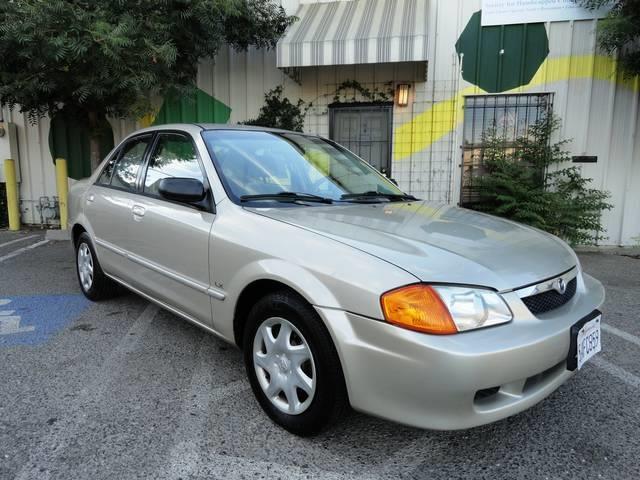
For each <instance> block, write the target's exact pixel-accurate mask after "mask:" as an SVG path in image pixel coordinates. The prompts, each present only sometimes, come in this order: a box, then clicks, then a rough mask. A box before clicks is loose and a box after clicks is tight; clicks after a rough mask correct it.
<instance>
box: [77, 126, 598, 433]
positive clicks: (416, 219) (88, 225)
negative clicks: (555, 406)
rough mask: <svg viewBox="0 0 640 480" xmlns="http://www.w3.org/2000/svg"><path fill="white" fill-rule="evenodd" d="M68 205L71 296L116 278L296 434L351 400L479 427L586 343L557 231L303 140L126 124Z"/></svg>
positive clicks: (547, 389) (526, 399)
mask: <svg viewBox="0 0 640 480" xmlns="http://www.w3.org/2000/svg"><path fill="white" fill-rule="evenodd" d="M69 207H70V225H69V227H70V231H71V232H72V237H73V238H72V239H73V244H74V246H75V252H76V257H75V258H76V264H77V272H78V279H79V283H80V288H81V289H82V292H83V293H84V294H85V295H86V296H87V297H88V298H90V299H92V300H100V299H104V298H107V297H110V296H113V295H115V294H117V293H118V292H119V291H121V289H122V287H126V288H127V289H129V290H132V291H134V292H136V293H138V294H140V295H142V296H143V297H146V298H147V299H149V300H151V301H153V302H155V303H157V304H159V305H160V306H162V307H164V308H166V309H167V310H169V311H171V312H173V313H175V314H176V315H178V316H180V317H182V318H184V319H186V320H188V321H190V322H192V323H194V324H196V325H198V326H199V327H201V328H203V329H205V330H207V331H209V332H211V333H214V334H216V335H218V336H220V337H221V338H223V339H225V340H226V341H228V342H230V343H233V344H235V345H237V346H238V347H239V348H241V349H242V350H243V352H244V362H245V366H246V372H247V376H248V378H249V381H250V383H251V386H252V388H253V392H254V394H255V396H256V398H257V400H258V402H259V403H260V405H261V406H262V408H263V409H264V411H265V412H266V413H267V415H268V416H269V417H270V418H271V419H272V420H273V421H275V422H276V423H278V424H279V425H281V426H283V427H284V428H286V429H287V430H289V431H291V432H294V433H296V434H299V435H309V434H313V433H315V432H318V431H319V430H320V429H322V428H323V427H325V426H327V425H329V424H330V423H331V422H333V421H335V420H336V419H338V418H340V416H341V415H342V414H344V413H345V412H346V411H347V410H348V407H349V406H351V407H353V408H354V409H356V410H360V411H363V412H367V413H369V414H372V415H377V416H380V417H384V418H387V419H390V420H394V421H397V422H401V423H404V424H408V425H413V426H417V427H423V428H432V429H460V428H468V427H473V426H476V425H481V424H485V423H488V422H493V421H496V420H499V419H502V418H505V417H507V416H509V415H513V414H515V413H518V412H520V411H522V410H524V409H526V408H528V407H530V406H532V405H534V404H535V403H537V402H539V401H540V400H542V399H543V398H545V397H546V396H547V395H549V394H550V393H551V392H553V391H554V390H555V389H556V388H558V387H559V386H560V385H561V384H562V383H564V382H565V381H566V380H567V379H568V378H569V377H570V376H571V375H572V374H573V373H574V372H575V371H577V370H579V369H580V368H581V367H582V365H583V364H584V362H585V361H588V360H589V358H591V357H592V356H593V355H594V354H596V353H597V352H598V351H599V350H600V316H601V314H600V312H599V310H598V308H600V306H601V305H602V302H603V300H604V290H603V288H602V285H601V284H600V283H599V282H598V281H597V280H595V279H593V278H592V277H590V276H588V275H586V274H585V273H583V272H582V269H581V267H580V263H579V261H578V259H577V257H576V255H575V254H574V252H573V251H572V250H571V248H569V247H568V246H567V245H566V244H565V243H564V242H562V241H561V240H559V239H558V238H556V237H553V236H552V235H549V234H546V233H543V232H540V231H538V230H535V229H532V228H529V227H526V226H524V225H519V224H516V223H513V222H510V221H507V220H503V219H499V218H495V217H492V216H488V215H484V214H481V213H476V212H473V211H470V210H465V209H461V208H456V207H453V206H451V205H441V204H433V203H429V202H425V201H422V200H419V199H416V198H414V197H412V196H411V195H407V194H405V193H404V192H402V191H401V190H400V189H399V188H398V187H397V186H396V185H395V184H394V183H393V182H391V181H389V180H388V179H387V178H386V177H384V176H382V175H380V174H379V173H378V172H377V171H376V170H375V169H373V168H371V167H370V166H369V165H368V164H367V163H365V162H364V161H362V160H360V159H359V158H357V157H356V156H355V155H353V154H352V153H350V152H349V151H348V150H346V149H344V148H343V147H341V146H340V145H338V144H336V143H334V142H332V141H330V140H326V139H323V138H320V137H317V136H311V135H305V134H301V133H296V132H287V131H280V130H271V129H260V128H250V127H237V126H229V125H184V124H176V125H165V126H162V127H153V128H148V129H144V130H140V131H138V132H136V133H134V134H132V135H130V136H129V137H127V138H126V139H125V140H124V141H123V142H122V143H121V144H120V145H118V146H117V147H116V148H115V149H114V150H113V151H112V152H111V154H110V155H109V156H108V157H107V158H106V159H105V160H104V162H103V163H102V164H101V166H100V168H98V169H97V170H96V172H95V173H94V174H93V175H92V176H91V177H90V178H88V179H86V180H83V181H80V182H77V183H75V184H74V185H73V187H72V189H71V193H70V202H69Z"/></svg>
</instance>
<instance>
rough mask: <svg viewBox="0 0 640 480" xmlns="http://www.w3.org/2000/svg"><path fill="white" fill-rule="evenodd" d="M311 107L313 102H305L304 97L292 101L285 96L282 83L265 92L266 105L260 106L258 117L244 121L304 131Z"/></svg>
mask: <svg viewBox="0 0 640 480" xmlns="http://www.w3.org/2000/svg"><path fill="white" fill-rule="evenodd" d="M309 108H311V104H310V103H309V104H307V103H305V102H304V100H302V99H298V101H297V102H296V103H291V102H290V101H289V99H288V98H287V97H284V98H283V97H282V85H278V86H277V87H275V88H274V89H272V90H269V91H268V92H267V93H265V94H264V105H263V106H262V107H261V108H260V113H259V114H258V117H257V118H255V119H253V120H247V121H246V122H243V123H244V125H256V126H259V127H271V128H282V129H284V130H294V131H296V132H302V128H303V127H304V117H305V115H306V114H307V111H308V110H309Z"/></svg>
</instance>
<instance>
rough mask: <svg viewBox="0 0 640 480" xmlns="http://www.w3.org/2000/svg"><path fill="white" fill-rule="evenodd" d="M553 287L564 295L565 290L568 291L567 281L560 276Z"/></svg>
mask: <svg viewBox="0 0 640 480" xmlns="http://www.w3.org/2000/svg"><path fill="white" fill-rule="evenodd" d="M553 288H554V289H555V291H556V292H558V293H559V294H560V295H564V292H566V291H567V282H565V281H564V278H559V279H557V280H556V281H555V282H554V286H553Z"/></svg>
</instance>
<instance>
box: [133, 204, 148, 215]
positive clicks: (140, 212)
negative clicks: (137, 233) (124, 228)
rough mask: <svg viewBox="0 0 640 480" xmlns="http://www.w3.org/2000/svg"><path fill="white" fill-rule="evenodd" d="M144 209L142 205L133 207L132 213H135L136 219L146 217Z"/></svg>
mask: <svg viewBox="0 0 640 480" xmlns="http://www.w3.org/2000/svg"><path fill="white" fill-rule="evenodd" d="M144 212H145V210H144V207H142V206H140V205H134V206H133V207H131V213H133V216H134V217H144Z"/></svg>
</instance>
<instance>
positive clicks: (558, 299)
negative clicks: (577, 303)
mask: <svg viewBox="0 0 640 480" xmlns="http://www.w3.org/2000/svg"><path fill="white" fill-rule="evenodd" d="M576 284H577V281H576V278H574V279H573V280H571V281H570V282H569V283H567V290H566V291H565V292H564V294H560V293H558V292H556V291H555V290H548V291H546V292H542V293H538V294H537V295H531V296H530V297H525V298H523V299H522V301H523V302H524V304H525V305H526V306H527V308H528V309H529V310H530V311H531V313H533V314H534V315H536V314H538V313H545V312H548V311H550V310H553V309H554V308H558V307H561V306H562V305H564V304H565V303H567V302H568V301H569V300H571V299H572V298H573V296H574V295H575V294H576Z"/></svg>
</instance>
